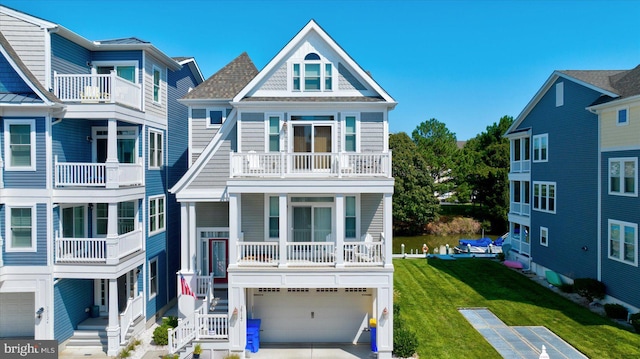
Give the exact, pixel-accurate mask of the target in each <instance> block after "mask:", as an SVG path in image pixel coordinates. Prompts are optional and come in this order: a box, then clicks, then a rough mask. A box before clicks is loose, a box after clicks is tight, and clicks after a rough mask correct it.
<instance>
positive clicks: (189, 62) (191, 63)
mask: <svg viewBox="0 0 640 359" xmlns="http://www.w3.org/2000/svg"><path fill="white" fill-rule="evenodd" d="M173 60H174V61H175V62H177V63H179V64H180V65H182V66H187V67H188V68H189V69H190V70H191V73H192V74H194V76H195V77H196V83H197V85H200V84H201V83H203V82H204V76H202V71H200V66H198V63H197V62H196V59H195V58H194V57H188V56H177V57H173ZM197 85H196V86H197Z"/></svg>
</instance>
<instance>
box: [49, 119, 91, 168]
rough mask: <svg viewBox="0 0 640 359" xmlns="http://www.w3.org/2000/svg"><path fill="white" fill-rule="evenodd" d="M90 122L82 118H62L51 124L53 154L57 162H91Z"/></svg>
mask: <svg viewBox="0 0 640 359" xmlns="http://www.w3.org/2000/svg"><path fill="white" fill-rule="evenodd" d="M91 125H92V122H90V121H84V120H62V121H61V122H59V123H57V124H55V125H53V126H51V134H52V148H53V156H54V158H55V156H58V161H59V162H91V157H92V156H91V154H92V148H91V147H92V143H91V142H89V141H87V137H91Z"/></svg>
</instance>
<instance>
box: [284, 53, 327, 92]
mask: <svg viewBox="0 0 640 359" xmlns="http://www.w3.org/2000/svg"><path fill="white" fill-rule="evenodd" d="M292 70H293V73H292V75H293V76H292V79H293V90H294V91H331V90H333V74H332V72H333V67H332V64H331V63H330V62H323V61H322V59H321V58H320V55H318V54H317V53H315V52H310V53H308V54H307V55H306V56H305V57H304V62H303V63H302V64H299V63H296V64H293V68H292Z"/></svg>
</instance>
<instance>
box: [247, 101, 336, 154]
mask: <svg viewBox="0 0 640 359" xmlns="http://www.w3.org/2000/svg"><path fill="white" fill-rule="evenodd" d="M293 116H333V120H326V121H325V120H309V121H307V120H301V121H293V120H291V117H293ZM294 125H298V126H300V125H302V126H304V125H309V126H311V127H315V126H331V152H336V149H337V146H338V134H337V131H336V129H337V126H338V125H339V123H338V113H337V112H325V111H308V110H307V111H293V112H288V113H287V131H288V133H289V135H288V136H287V147H286V151H288V152H293V144H294V136H293V126H294ZM311 135H312V136H315V134H314V133H313V132H312V134H311ZM238 136H239V134H238ZM238 138H240V137H238ZM311 142H312V143H313V142H314V141H311ZM312 152H315V151H313V149H312Z"/></svg>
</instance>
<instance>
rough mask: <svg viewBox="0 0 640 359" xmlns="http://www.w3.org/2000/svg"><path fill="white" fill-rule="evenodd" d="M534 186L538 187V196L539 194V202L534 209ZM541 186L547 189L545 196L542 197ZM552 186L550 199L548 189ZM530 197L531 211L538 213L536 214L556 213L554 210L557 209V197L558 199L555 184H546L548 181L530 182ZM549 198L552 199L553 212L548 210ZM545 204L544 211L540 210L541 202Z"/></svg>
mask: <svg viewBox="0 0 640 359" xmlns="http://www.w3.org/2000/svg"><path fill="white" fill-rule="evenodd" d="M536 185H540V194H539V196H538V197H539V198H538V199H539V202H538V207H536V205H535V204H536V200H535V199H536ZM542 186H546V187H547V194H546V196H542ZM551 186H553V197H551V196H550V195H549V190H550V187H551ZM530 196H531V209H532V210H534V211H538V212H546V213H556V210H557V208H558V201H557V197H558V186H557V185H556V182H548V181H533V182H532V191H531V193H530ZM550 198H553V210H549V203H551V202H550V201H549V199H550ZM543 201H544V202H545V208H546V209H542V208H541V204H542V202H543Z"/></svg>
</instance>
